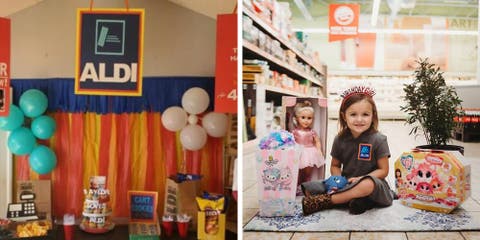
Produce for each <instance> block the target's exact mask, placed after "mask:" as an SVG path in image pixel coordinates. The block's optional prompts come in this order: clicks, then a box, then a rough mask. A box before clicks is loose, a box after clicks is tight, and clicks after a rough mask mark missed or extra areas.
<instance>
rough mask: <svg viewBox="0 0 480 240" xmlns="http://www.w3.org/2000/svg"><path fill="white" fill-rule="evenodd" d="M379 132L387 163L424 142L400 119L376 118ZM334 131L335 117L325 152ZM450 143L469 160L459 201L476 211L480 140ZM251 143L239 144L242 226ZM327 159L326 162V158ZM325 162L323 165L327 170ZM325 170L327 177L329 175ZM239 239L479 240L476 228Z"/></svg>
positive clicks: (250, 207)
mask: <svg viewBox="0 0 480 240" xmlns="http://www.w3.org/2000/svg"><path fill="white" fill-rule="evenodd" d="M379 128H380V131H381V132H382V133H384V134H385V135H387V137H388V143H389V146H390V152H391V154H392V157H391V158H390V166H392V165H393V162H394V161H395V160H396V158H397V157H398V156H400V155H401V153H402V152H403V151H405V150H408V149H411V148H413V147H414V146H418V145H422V144H425V140H424V139H423V137H422V136H419V137H417V138H415V137H414V136H409V135H408V133H409V132H410V127H409V126H407V125H404V122H403V121H380V124H379ZM336 133H337V120H329V122H328V139H327V152H328V153H329V151H330V149H331V143H332V141H333V138H334V137H335V135H336ZM451 144H454V145H460V146H464V148H465V157H467V158H469V159H471V160H472V162H471V163H472V165H471V171H472V180H471V185H472V195H471V197H470V198H469V199H468V200H467V201H465V202H464V203H463V205H462V206H463V207H464V208H465V209H467V210H468V211H480V188H479V187H478V186H479V184H480V143H478V142H477V143H471V142H470V143H464V142H459V141H455V140H453V141H452V142H451ZM255 147H256V143H255V142H248V143H245V144H244V146H243V225H245V224H247V222H248V221H250V219H251V218H252V217H253V216H254V215H255V214H256V213H257V212H258V202H257V185H256V178H255V177H252V172H255V161H254V150H255ZM327 162H328V161H327ZM329 167H330V166H329V165H328V164H327V168H326V169H329ZM329 175H330V174H329V172H328V171H327V177H328V176H329ZM393 176H394V175H393V170H392V167H390V174H389V176H388V179H387V180H388V182H389V183H390V186H394V184H393V183H394V180H393ZM243 239H269V240H276V239H292V240H300V239H302V240H306V239H338V240H344V239H345V240H357V239H375V240H376V239H388V240H397V239H398V240H407V239H408V240H416V239H421V240H427V239H432V240H440V239H449V240H455V239H462V240H464V239H467V240H469V239H471V240H474V239H480V231H473V232H472V231H471V232H458V231H452V232H312V233H306V232H248V231H247V232H244V233H243Z"/></svg>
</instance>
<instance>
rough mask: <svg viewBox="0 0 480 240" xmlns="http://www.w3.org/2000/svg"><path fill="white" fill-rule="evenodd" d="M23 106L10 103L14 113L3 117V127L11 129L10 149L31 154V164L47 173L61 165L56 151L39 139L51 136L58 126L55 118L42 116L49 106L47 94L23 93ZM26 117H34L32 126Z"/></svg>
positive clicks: (16, 152) (11, 112)
mask: <svg viewBox="0 0 480 240" xmlns="http://www.w3.org/2000/svg"><path fill="white" fill-rule="evenodd" d="M19 106H20V108H19V107H17V106H15V105H13V104H12V105H11V106H10V113H9V115H8V116H6V117H0V129H1V130H4V131H10V135H9V136H8V139H7V145H8V149H10V151H11V152H12V153H13V154H15V155H28V154H30V156H29V163H30V167H31V168H32V170H33V171H35V172H37V173H38V174H46V173H49V172H50V171H52V170H53V168H55V166H56V165H57V157H56V156H55V153H54V152H53V151H52V150H51V149H50V148H49V147H46V146H43V145H39V144H37V141H36V139H35V138H38V139H49V138H50V137H52V136H53V133H54V132H55V129H56V124H55V120H54V119H53V118H51V117H49V116H46V115H42V114H43V113H44V112H45V111H46V110H47V107H48V99H47V96H45V94H44V93H43V92H41V91H39V90H37V89H30V90H27V91H26V92H24V93H23V94H22V95H21V96H20V102H19ZM25 117H29V118H32V119H33V121H32V122H31V125H30V128H28V127H25V126H23V125H24V123H25Z"/></svg>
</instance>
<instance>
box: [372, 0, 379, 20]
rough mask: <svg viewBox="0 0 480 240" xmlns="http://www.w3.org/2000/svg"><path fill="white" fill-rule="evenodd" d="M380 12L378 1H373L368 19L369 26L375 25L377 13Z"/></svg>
mask: <svg viewBox="0 0 480 240" xmlns="http://www.w3.org/2000/svg"><path fill="white" fill-rule="evenodd" d="M379 11H380V0H373V6H372V18H371V19H370V24H371V25H372V26H376V25H377V19H378V12H379Z"/></svg>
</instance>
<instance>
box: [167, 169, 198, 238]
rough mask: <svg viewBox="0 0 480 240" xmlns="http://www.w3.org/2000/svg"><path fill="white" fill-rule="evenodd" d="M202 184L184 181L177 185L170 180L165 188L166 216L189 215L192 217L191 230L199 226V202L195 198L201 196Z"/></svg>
mask: <svg viewBox="0 0 480 240" xmlns="http://www.w3.org/2000/svg"><path fill="white" fill-rule="evenodd" d="M200 187H201V182H200V181H199V180H196V181H184V182H181V183H177V182H175V181H174V180H172V179H170V178H168V179H167V182H166V188H165V208H164V211H163V214H164V215H173V216H176V215H177V214H188V215H189V216H191V217H192V220H191V222H190V226H189V228H191V229H193V228H194V227H196V226H197V212H198V208H197V202H196V200H195V197H197V196H200V194H201V189H200Z"/></svg>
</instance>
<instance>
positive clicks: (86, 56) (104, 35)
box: [75, 9, 144, 96]
mask: <svg viewBox="0 0 480 240" xmlns="http://www.w3.org/2000/svg"><path fill="white" fill-rule="evenodd" d="M143 18H144V10H143V9H128V11H126V10H124V9H122V10H119V9H101V10H95V9H94V10H90V9H79V10H78V11H77V55H76V71H75V93H76V94H88V95H115V96H141V95H142V62H143V59H142V57H143V21H144V20H143Z"/></svg>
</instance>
